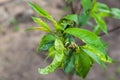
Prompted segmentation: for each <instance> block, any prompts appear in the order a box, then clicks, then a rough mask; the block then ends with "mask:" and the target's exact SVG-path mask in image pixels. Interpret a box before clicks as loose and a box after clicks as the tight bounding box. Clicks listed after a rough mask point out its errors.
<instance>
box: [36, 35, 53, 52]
mask: <svg viewBox="0 0 120 80" xmlns="http://www.w3.org/2000/svg"><path fill="white" fill-rule="evenodd" d="M54 41H55V37H54V36H53V35H51V34H46V35H45V36H43V38H42V39H41V41H40V43H39V46H38V48H37V50H38V51H41V50H43V51H44V50H48V49H49V48H50V47H51V46H53V45H54Z"/></svg>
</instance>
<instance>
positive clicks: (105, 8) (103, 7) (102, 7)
mask: <svg viewBox="0 0 120 80" xmlns="http://www.w3.org/2000/svg"><path fill="white" fill-rule="evenodd" d="M96 4H97V8H98V11H99V12H104V13H110V8H109V7H108V6H107V5H106V4H103V3H100V2H98V3H96Z"/></svg>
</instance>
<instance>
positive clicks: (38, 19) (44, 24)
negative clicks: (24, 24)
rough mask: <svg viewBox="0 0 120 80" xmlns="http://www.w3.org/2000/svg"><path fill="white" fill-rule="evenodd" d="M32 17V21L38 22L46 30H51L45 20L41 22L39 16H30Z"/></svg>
mask: <svg viewBox="0 0 120 80" xmlns="http://www.w3.org/2000/svg"><path fill="white" fill-rule="evenodd" d="M32 19H33V20H34V22H36V23H37V24H39V25H40V26H41V27H43V28H45V29H46V30H47V31H51V29H50V28H49V26H48V25H47V24H46V23H45V22H43V21H42V20H41V19H40V18H37V17H32Z"/></svg>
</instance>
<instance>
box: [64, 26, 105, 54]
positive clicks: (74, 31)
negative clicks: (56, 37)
mask: <svg viewBox="0 0 120 80" xmlns="http://www.w3.org/2000/svg"><path fill="white" fill-rule="evenodd" d="M64 33H67V34H71V35H73V36H75V37H77V38H79V39H80V40H82V41H83V42H85V43H86V44H89V45H91V46H93V47H96V49H98V50H99V51H101V52H103V53H104V54H105V47H104V45H103V43H102V41H101V40H100V38H99V37H98V36H97V35H96V34H95V33H93V32H90V31H88V30H85V29H80V28H68V29H66V30H65V32H64Z"/></svg>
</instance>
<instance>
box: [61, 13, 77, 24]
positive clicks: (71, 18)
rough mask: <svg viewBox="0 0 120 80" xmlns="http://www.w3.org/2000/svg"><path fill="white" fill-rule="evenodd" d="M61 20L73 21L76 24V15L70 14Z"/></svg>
mask: <svg viewBox="0 0 120 80" xmlns="http://www.w3.org/2000/svg"><path fill="white" fill-rule="evenodd" d="M63 19H67V20H70V21H74V22H75V23H76V24H78V15H77V14H70V15H67V16H65V17H64V18H63Z"/></svg>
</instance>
